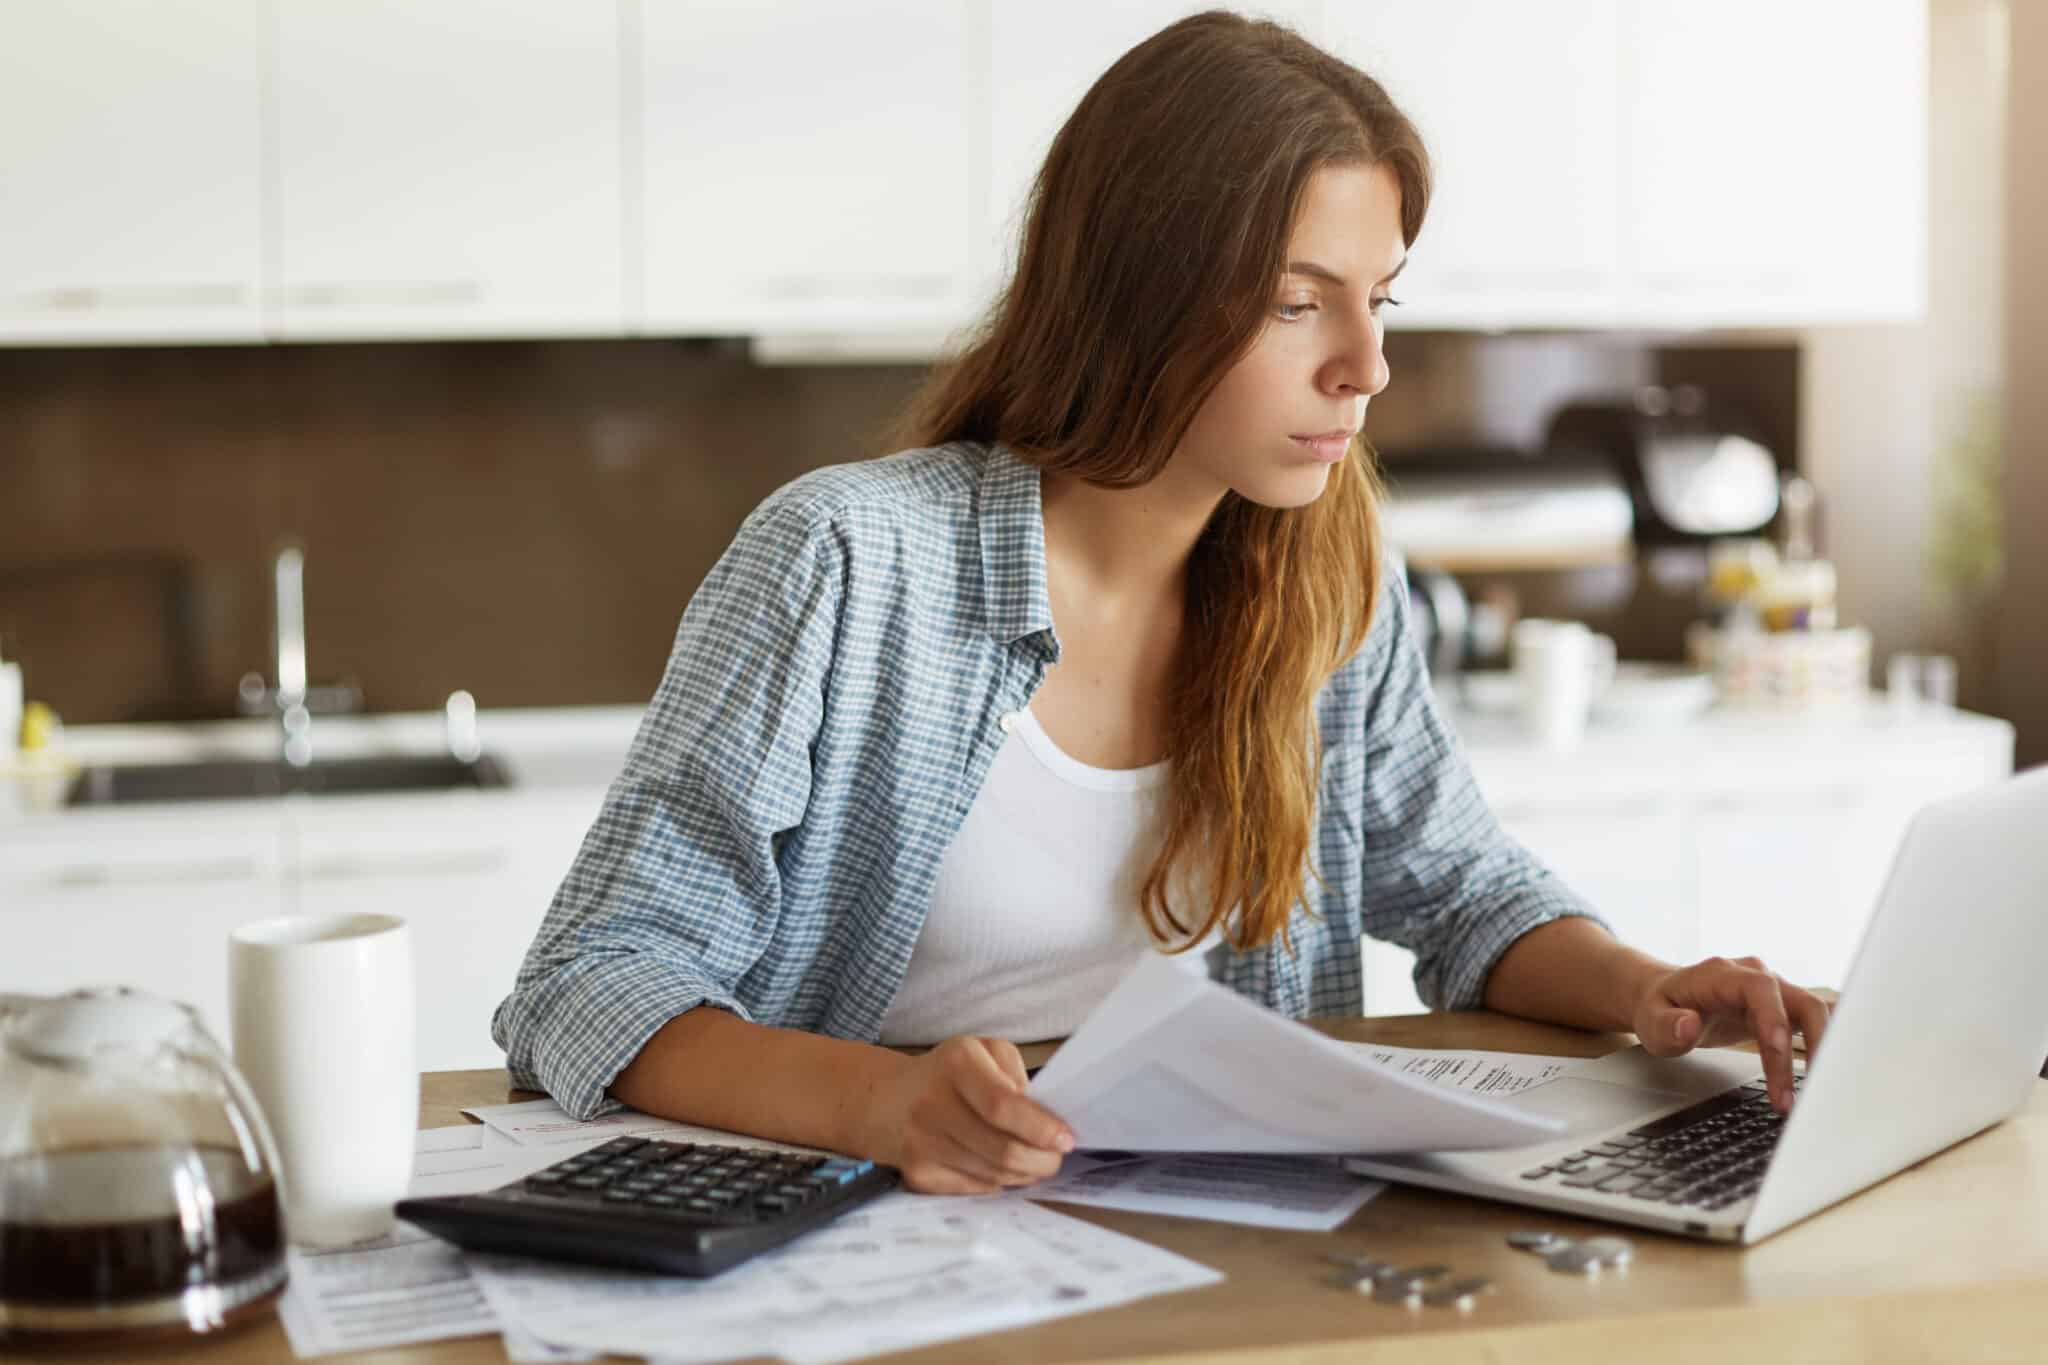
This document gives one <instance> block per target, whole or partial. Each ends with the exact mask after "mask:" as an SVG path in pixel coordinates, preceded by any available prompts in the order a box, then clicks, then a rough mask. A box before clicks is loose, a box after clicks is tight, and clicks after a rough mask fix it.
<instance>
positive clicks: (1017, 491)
mask: <svg viewBox="0 0 2048 1365" xmlns="http://www.w3.org/2000/svg"><path fill="white" fill-rule="evenodd" d="M1039 491H1040V479H1039V471H1038V468H1037V466H1036V465H1031V464H1027V463H1025V462H1024V461H1023V460H1021V459H1019V458H1018V456H1017V454H1016V452H1015V451H1013V450H1011V449H1010V448H1009V447H1008V446H1006V445H1004V444H1003V443H1002V442H1000V441H993V442H991V443H990V444H989V447H988V458H987V459H986V461H984V463H983V465H982V471H981V500H980V505H979V516H980V519H981V526H980V530H981V589H982V593H981V596H982V607H983V610H984V611H985V612H986V613H987V628H988V633H989V635H990V637H991V638H993V639H995V640H997V641H999V642H1001V643H1003V644H1010V643H1012V642H1014V641H1016V640H1020V639H1022V638H1024V637H1025V636H1027V635H1032V634H1036V633H1037V632H1039V631H1042V630H1044V631H1049V630H1051V629H1052V600H1051V598H1050V596H1049V595H1048V594H1047V591H1046V584H1045V509H1044V504H1043V502H1042V501H1041V500H1040V496H1039Z"/></svg>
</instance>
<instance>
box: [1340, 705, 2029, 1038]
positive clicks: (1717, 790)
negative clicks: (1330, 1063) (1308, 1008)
mask: <svg viewBox="0 0 2048 1365" xmlns="http://www.w3.org/2000/svg"><path fill="white" fill-rule="evenodd" d="M1450 714H1452V715H1454V716H1456V717H1457V718H1458V719H1457V723H1458V725H1459V727H1460V730H1461V738H1462V739H1463V741H1464V745H1465V750H1466V756H1467V758H1468V760H1469V762H1470V763H1471V766H1472V770H1473V773H1474V775H1475V777H1476V778H1477V779H1478V781H1479V785H1480V788H1481V791H1482V793H1483V794H1484V795H1485V796H1486V798H1487V800H1488V802H1489V804H1490V805H1491V806H1492V807H1493V810H1494V813H1495V815H1496V816H1497V817H1498V818H1499V819H1500V821H1501V824H1502V826H1503V828H1505V829H1506V830H1507V831H1508V833H1509V834H1510V835H1512V836H1514V837H1515V838H1517V839H1518V840H1520V841H1521V842H1522V844H1523V845H1524V846H1525V847H1526V848H1528V849H1529V851H1530V852H1531V853H1533V854H1534V855H1535V856H1536V857H1537V858H1538V859H1539V860H1541V861H1542V862H1543V863H1544V864H1545V865H1547V866H1548V867H1550V869H1551V870H1552V871H1554V872H1556V873H1557V874H1558V876H1559V877H1561V878H1562V879H1563V880H1564V881H1565V882H1566V883H1567V884H1568V885H1569V886H1571V887H1572V889H1573V890H1575V891H1577V892H1578V893H1579V894H1580V895H1582V896H1584V897H1585V898H1586V900H1588V901H1589V902H1590V903H1591V904H1592V906H1593V908H1594V909H1596V910H1598V911H1599V912H1600V913H1601V914H1602V915H1603V916H1604V917H1605V918H1606V919H1607V920H1608V922H1609V923H1610V924H1612V925H1613V926H1614V929H1615V932H1616V933H1617V934H1618V935H1619V936H1620V937H1621V938H1622V939H1623V940H1624V941H1625V942H1627V943H1630V944H1631V945H1633V946H1635V947H1638V948H1641V949H1642V950H1644V951H1645V952H1648V953H1650V954H1652V955H1653V956H1656V957H1660V958H1663V959H1664V960H1666V961H1669V962H1676V963H1680V964H1684V963H1689V962H1693V961H1697V960H1698V959H1700V958H1702V957H1707V956H1713V955H1719V956H1723V957H1742V956H1747V955H1751V954H1754V955H1755V956H1757V957H1760V958H1762V959H1763V960H1764V963H1765V965H1767V966H1768V967H1770V969H1771V970H1772V971H1774V972H1776V973H1778V974H1779V975H1780V976H1783V977H1785V978H1786V979H1788V980H1790V981H1793V982H1795V983H1797V984H1800V985H1812V986H1828V987H1833V988H1837V989H1839V988H1840V987H1841V986H1842V984H1843V981H1844V980H1845V978H1846V976H1847V973H1848V969H1849V965H1850V960H1851V958H1852V956H1853V954H1854V951H1855V948H1856V945H1857V942H1858V941H1859V939H1860V937H1861V935H1862V932H1863V926H1864V924H1865V923H1866V922H1867V920H1868V919H1869V916H1870V912H1871V911H1872V910H1874V909H1875V908H1876V905H1877V898H1878V894H1879V892H1880V890H1881V889H1882V887H1883V885H1884V881H1885V878H1886V876H1887V875H1888V874H1889V872H1890V870H1891V864H1892V861H1893V858H1894V857H1895V855H1896V853H1897V850H1898V846H1899V842H1900V840H1901V838H1902V837H1903V836H1904V834H1905V832H1906V828H1907V826H1908V825H1909V824H1910V823H1911V821H1912V818H1913V816H1914V815H1915V814H1916V813H1917V812H1918V811H1919V810H1920V809H1921V808H1922V807H1923V806H1925V805H1926V804H1928V803H1929V802H1932V801H1937V800H1940V799H1942V798H1943V797H1948V796H1954V795H1958V794H1960V793H1963V792H1967V791H1970V790H1973V789H1975V788H1977V787H1980V786H1983V785H1984V784H1986V783H1989V782H1994V781H1997V780H1999V779H2000V778H2002V777H2004V776H2006V775H2008V774H2009V773H2010V772H2011V771H2012V742H2013V741H2012V727H2011V726H2009V725H2007V724H2005V723H2004V722H2002V721H1994V720H1988V719H1986V718H1984V717H1981V716H1970V715H1963V714H1958V713H1931V714H1928V715H1923V716H1920V717H1917V718H1900V717H1896V716H1892V715H1889V714H1888V713H1886V712H1885V711H1884V710H1883V709H1882V708H1872V709H1871V711H1870V712H1869V713H1867V714H1864V715H1860V716H1845V717H1827V716H1812V717H1800V716H1796V715H1768V714H1755V715H1744V714H1742V713H1739V712H1716V713H1714V714H1713V715H1711V716H1710V717H1708V718H1707V719H1705V720H1703V721H1702V722H1699V723H1697V724H1694V725H1690V726H1683V727H1676V728H1674V729H1670V730H1645V731H1627V730H1604V729H1601V728H1597V727H1596V729H1595V730H1594V731H1592V732H1589V735H1588V739H1587V742H1586V744H1585V745H1584V746H1582V747H1581V748H1580V749H1579V750H1577V751H1574V752H1572V753H1569V754H1547V753H1544V752H1543V751H1541V750H1538V749H1535V748H1533V747H1531V746H1529V745H1527V744H1525V743H1523V742H1521V741H1520V740H1519V738H1517V737H1515V736H1514V735H1513V733H1512V727H1511V726H1502V725H1501V724H1499V723H1498V721H1497V719H1496V718H1474V717H1471V716H1469V715H1466V714H1464V713H1458V712H1455V711H1454V712H1451V713H1450ZM1414 965H1415V964H1414V956H1413V955H1412V954H1410V953H1409V952H1407V951H1406V950H1404V949H1401V948H1397V947H1394V946H1393V945H1391V944H1384V943H1367V944H1366V945H1365V948H1364V952H1363V969H1364V973H1365V983H1366V1000H1365V1008H1366V1011H1367V1012H1368V1013H1370V1014H1404V1013H1412V1012H1416V1011H1420V1010H1422V1009H1424V1008H1425V1006H1424V1005H1423V1004H1422V1002H1421V1000H1420V998H1419V997H1418V996H1417V994H1416V992H1415V988H1414V984H1413V981H1412V972H1413V970H1414Z"/></svg>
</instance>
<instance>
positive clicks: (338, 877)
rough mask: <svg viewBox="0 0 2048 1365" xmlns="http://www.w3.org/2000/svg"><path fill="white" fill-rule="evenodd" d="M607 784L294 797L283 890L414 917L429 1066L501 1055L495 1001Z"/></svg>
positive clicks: (331, 907)
mask: <svg viewBox="0 0 2048 1365" xmlns="http://www.w3.org/2000/svg"><path fill="white" fill-rule="evenodd" d="M601 799H602V792H601V791H598V790H595V789H593V790H590V791H581V790H577V791H570V792H546V793H534V792H524V793H522V792H518V791H513V792H509V793H497V792H491V793H467V792H465V793H445V792H438V793H434V794H431V795H420V796H379V797H361V798H354V797H332V798H320V799H316V800H309V801H304V802H298V803H294V809H293V811H292V813H291V822H292V824H291V827H292V831H293V844H294V856H293V858H292V861H291V864H290V869H289V872H288V875H287V879H286V887H287V899H288V900H289V901H290V902H291V904H292V905H293V906H294V907H295V909H297V910H298V911H300V912H303V913H307V914H313V913H337V912H341V913H346V912H360V911H375V912H377V913H381V914H394V915H399V916H402V917H403V918H404V919H405V920H406V922H407V923H408V924H409V925H410V926H411V930H412V938H413V968H414V973H415V977H416V987H417V995H416V997H415V1000H416V1005H417V1008H418V1011H419V1056H420V1069H421V1070H423V1071H445V1070H462V1069H467V1068H474V1067H493V1066H503V1065H504V1064H505V1055H504V1053H503V1052H501V1051H500V1050H499V1048H498V1046H497V1044H496V1043H494V1042H492V1041H491V1013H492V1011H494V1010H495V1009H496V1008H497V1007H498V1002H499V1001H501V1000H503V999H504V998H505V996H506V994H507V993H508V992H510V991H511V989H512V981H513V978H514V977H515V976H516V975H517V974H518V970H519V964H520V961H521V960H522V959H523V958H524V957H525V955H526V949H527V945H528V944H529V943H531V942H532V940H533V935H534V932H535V930H537V929H538V928H539V927H540V922H541V917H542V916H543V915H544V914H545V913H546V912H547V908H548V903H549V901H550V900H551V899H552V898H553V896H554V893H555V888H556V886H557V885H558V884H559V883H560V881H561V879H562V876H563V874H564V873H566V872H567V871H568V870H569V864H570V862H571V860H572V859H573V858H574V856H575V852H576V848H577V846H578V844H579V843H580V842H581V841H582V838H583V833H584V831H585V830H586V829H587V828H588V827H589V825H590V822H591V820H592V819H594V818H595V817H596V814H597V809H598V804H599V802H600V800H601Z"/></svg>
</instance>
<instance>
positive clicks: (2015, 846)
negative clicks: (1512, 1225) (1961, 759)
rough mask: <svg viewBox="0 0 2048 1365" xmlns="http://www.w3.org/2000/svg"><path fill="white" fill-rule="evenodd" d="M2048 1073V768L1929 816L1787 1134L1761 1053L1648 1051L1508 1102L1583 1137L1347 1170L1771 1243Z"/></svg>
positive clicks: (1579, 1070)
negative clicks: (2046, 1068)
mask: <svg viewBox="0 0 2048 1365" xmlns="http://www.w3.org/2000/svg"><path fill="white" fill-rule="evenodd" d="M2044 1056H2048V768H2043V769H2037V770H2035V771H2033V772H2031V773H2028V774H2026V775H2024V776H2020V777H2015V778H2012V779H2009V780H2007V781H2004V782H2001V783H1999V784H1997V785H1995V786H1992V787H1987V788H1984V789H1982V790H1980V791H1976V792H1972V793H1969V794H1968V795H1965V796H1960V797H1955V798H1953V799H1950V800H1945V801H1940V802H1937V803H1934V804H1932V805H1929V806H1928V807H1926V808H1925V809H1924V810H1922V811H1921V812H1920V814H1919V815H1918V816H1916V817H1915V818H1914V820H1913V822H1912V825H1911V826H1910V827H1909V828H1908V829H1907V831H1906V837H1905V839H1904V840H1903V841H1902V842H1901V843H1900V845H1899V851H1898V855H1897V857H1896V859H1895V860H1894V861H1893V863H1892V868H1891V875H1890V877H1889V878H1887V880H1886V882H1885V887H1884V891H1883V893H1882V894H1881V895H1880V896H1879V897H1878V904H1877V910H1876V912H1875V913H1874V914H1873V915H1872V916H1871V918H1870V923H1869V925H1868V927H1867V928H1866V929H1865V931H1864V935H1863V941H1862V943H1861V944H1860V945H1859V946H1858V948H1857V950H1856V957H1855V959H1854V961H1853V962H1852V963H1851V965H1850V968H1849V977H1848V981H1847V983H1846V984H1845V985H1844V986H1843V988H1842V996H1841V1002H1840V1003H1839V1004H1838V1005H1837V1006H1836V1007H1835V1010H1834V1015H1833V1018H1832V1019H1831V1020H1830V1021H1829V1023H1828V1028H1827V1032H1826V1033H1825V1034H1824V1035H1823V1037H1822V1040H1821V1045H1820V1047H1819V1049H1818V1050H1817V1051H1816V1054H1815V1056H1814V1057H1813V1059H1812V1061H1811V1064H1810V1065H1806V1066H1801V1067H1799V1068H1798V1070H1799V1071H1800V1073H1801V1074H1800V1075H1799V1076H1798V1080H1797V1086H1798V1089H1797V1095H1796V1098H1795V1099H1794V1102H1793V1105H1792V1112H1791V1113H1790V1114H1789V1115H1787V1116H1784V1117H1783V1118H1782V1119H1780V1118H1779V1117H1778V1116H1777V1115H1776V1111H1774V1110H1772V1109H1771V1108H1770V1101H1769V1099H1768V1098H1767V1097H1766V1096H1765V1094H1764V1090H1763V1068H1762V1064H1761V1063H1760V1062H1759V1061H1758V1059H1757V1058H1756V1056H1755V1055H1754V1054H1753V1053H1747V1052H1733V1051H1729V1050H1727V1049H1722V1048H1710V1049H1696V1050H1695V1051H1693V1052H1691V1053H1688V1054H1687V1055H1685V1056H1683V1057H1674V1058H1668V1059H1659V1058H1655V1057H1652V1056H1650V1055H1649V1054H1648V1053H1646V1052H1644V1051H1643V1050H1642V1049H1641V1048H1640V1047H1635V1048H1630V1049H1628V1050H1626V1051H1623V1052H1618V1053H1615V1054H1613V1055H1612V1056H1608V1057H1603V1058H1601V1059H1600V1060H1598V1061H1593V1062H1587V1063H1584V1064H1582V1065H1581V1066H1578V1067H1575V1068H1574V1069H1573V1070H1572V1071H1571V1072H1570V1073H1568V1074H1567V1075H1564V1076H1561V1077H1558V1078H1557V1079H1554V1080H1551V1081H1547V1082H1545V1083H1544V1084H1542V1085H1537V1086H1532V1087H1530V1088H1529V1089H1527V1090H1524V1091H1522V1092H1521V1093H1520V1094H1518V1095H1516V1096H1514V1097H1513V1098H1512V1099H1511V1100H1509V1101H1508V1103H1511V1104H1518V1105H1526V1106H1527V1107H1529V1108H1531V1109H1534V1110H1537V1111H1539V1112H1541V1113H1545V1114H1550V1115H1554V1116H1556V1117H1558V1118H1561V1119H1563V1120H1565V1121H1566V1123H1567V1124H1568V1125H1569V1127H1568V1129H1567V1133H1568V1136H1566V1137H1561V1138H1558V1139H1556V1140H1546V1141H1545V1142H1542V1143H1540V1144H1538V1145H1535V1146H1531V1147H1516V1148H1509V1149H1504V1150H1497V1151H1488V1152H1433V1153H1420V1154H1402V1155H1384V1154H1383V1155H1377V1156H1359V1157H1347V1158H1345V1163H1344V1164H1345V1165H1346V1167H1347V1168H1349V1169H1351V1170H1353V1171H1357V1172H1358V1173H1360V1174H1362V1175H1369V1176H1373V1177H1376V1178H1378V1179H1383V1180H1393V1181H1399V1182H1401V1183H1404V1184H1410V1185H1427V1186H1429V1187H1431V1188H1434V1189H1441V1190H1451V1191H1455V1192H1457V1193H1459V1194H1471V1195H1478V1196H1481V1197H1483V1198H1488V1199H1500V1200H1506V1201H1508V1202H1510V1203H1516V1204H1529V1205H1533V1206H1535V1207H1537V1208H1544V1209H1555V1210H1558V1211H1559V1212H1562V1213H1571V1214H1576V1215H1579V1216H1581V1217H1586V1218H1600V1219H1606V1220H1609V1221H1612V1222H1617V1223H1633V1224H1636V1225H1639V1226H1642V1227H1648V1228H1656V1229H1659V1230H1660V1231H1664V1232H1675V1233H1681V1234H1685V1235H1688V1236H1692V1237H1703V1238H1708V1239H1711V1240H1715V1241H1724V1242H1743V1243H1749V1242H1758V1241H1761V1240H1763V1239H1764V1238H1766V1237H1768V1236H1770V1235H1771V1234H1772V1233H1774V1232H1777V1231H1778V1230H1779V1229H1781V1228H1784V1227H1788V1226H1790V1225H1791V1224H1793V1223H1796V1222H1798V1221H1799V1220H1800V1219H1802V1218H1805V1217H1807V1216H1808V1215H1809V1214H1813V1213H1816V1212H1818V1211H1820V1210H1821V1209H1824V1208H1826V1207H1828V1206H1829V1205H1830V1204H1833V1203H1836V1202H1837V1201H1839V1200H1842V1199H1846V1198H1848V1197H1849V1196H1850V1195H1852V1194H1855V1193H1856V1192H1858V1191H1859V1190H1862V1189H1865V1188H1867V1187H1869V1186H1871V1185H1874V1184H1876V1183H1877V1182H1878V1181H1880V1180H1883V1179H1884V1178H1885V1177H1887V1176H1889V1175H1891V1174H1893V1173H1894V1172H1897V1171H1900V1170H1903V1169H1905V1168H1906V1167H1908V1166H1910V1165H1912V1164H1913V1163H1915V1162H1917V1161H1919V1160H1921V1159H1922V1158H1924V1157H1927V1156H1929V1155H1931V1154H1933V1153H1935V1152H1938V1151H1940V1150H1942V1149H1943V1148H1944V1147H1948V1146H1950V1145H1951V1144H1953V1143H1956V1142H1960V1141H1961V1140H1962V1139H1964V1138H1966V1137H1969V1136H1970V1135H1971V1134H1973V1133H1977V1132H1981V1131H1982V1130H1984V1129H1986V1128H1989V1127H1990V1126H1991V1125H1992V1124H1994V1123H1997V1122H1998V1121H1999V1120H2001V1119H2004V1118H2007V1117H2010V1116H2011V1115H2012V1114H2013V1113H2015V1112H2016V1111H2017V1110H2018V1109H2019V1108H2020V1107H2021V1106H2022V1105H2023V1104H2024V1103H2025V1102H2026V1100H2027V1096H2028V1094H2029V1092H2030V1091H2031V1090H2032V1088H2033V1086H2034V1083H2035V1079H2036V1077H2037V1076H2038V1074H2039V1073H2040V1071H2041V1067H2042V1059H2043V1057H2044Z"/></svg>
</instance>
